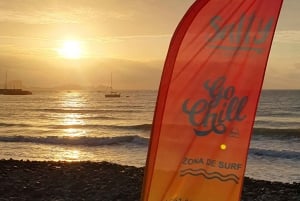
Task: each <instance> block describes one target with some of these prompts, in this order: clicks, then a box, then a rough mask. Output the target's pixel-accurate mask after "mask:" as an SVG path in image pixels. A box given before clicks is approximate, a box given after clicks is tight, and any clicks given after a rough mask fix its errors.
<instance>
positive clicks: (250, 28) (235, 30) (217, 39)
mask: <svg viewBox="0 0 300 201" xmlns="http://www.w3.org/2000/svg"><path fill="white" fill-rule="evenodd" d="M226 21H227V20H226V19H223V18H222V17H221V16H214V17H213V18H212V19H211V20H210V27H211V28H213V30H214V33H213V36H212V37H210V38H209V40H208V41H209V42H210V45H211V47H213V48H217V49H222V50H229V51H254V52H256V53H258V54H260V53H262V52H263V51H264V47H263V44H264V43H265V42H266V41H267V39H268V38H269V35H270V33H271V30H272V27H273V26H274V22H275V20H274V18H269V19H267V20H266V19H258V18H257V16H256V14H252V15H249V16H247V15H245V14H243V15H242V16H240V17H239V18H238V20H237V21H236V22H235V23H232V22H231V23H226Z"/></svg>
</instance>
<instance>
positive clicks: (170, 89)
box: [141, 0, 282, 201]
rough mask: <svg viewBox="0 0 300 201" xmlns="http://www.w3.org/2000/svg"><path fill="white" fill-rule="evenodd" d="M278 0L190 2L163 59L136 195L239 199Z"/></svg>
mask: <svg viewBox="0 0 300 201" xmlns="http://www.w3.org/2000/svg"><path fill="white" fill-rule="evenodd" d="M281 6H282V0H197V1H196V2H195V3H194V4H193V5H192V6H191V8H190V9H189V10H188V11H187V13H186V14H185V16H184V17H183V19H182V21H181V22H180V24H179V25H178V27H177V29H176V31H175V33H174V35H173V38H172V40H171V43H170V47H169V51H168V55H167V58H166V61H165V65H164V69H163V73H162V79H161V83H160V88H159V92H158V98H157V104H156V109H155V114H154V119H153V126H152V132H151V137H150V144H149V150H148V157H147V164H146V169H145V176H144V184H143V192H142V196H141V200H142V201H202V200H205V201H237V200H240V196H241V190H242V185H243V178H244V173H245V168H246V160H247V154H248V148H249V142H250V138H251V133H252V128H253V124H254V119H255V114H256V109H257V105H258V100H259V96H260V92H261V88H262V84H263V78H264V74H265V69H266V65H267V60H268V56H269V52H270V48H271V43H272V39H273V35H274V32H275V27H276V24H277V20H278V16H279V12H280V9H281Z"/></svg>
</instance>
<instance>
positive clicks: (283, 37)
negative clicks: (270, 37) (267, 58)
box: [274, 30, 300, 44]
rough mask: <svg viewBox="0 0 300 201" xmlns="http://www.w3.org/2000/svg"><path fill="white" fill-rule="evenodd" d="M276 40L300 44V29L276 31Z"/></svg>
mask: <svg viewBox="0 0 300 201" xmlns="http://www.w3.org/2000/svg"><path fill="white" fill-rule="evenodd" d="M274 42H277V43H289V44H300V30H299V31H296V30H290V31H276V32H275V36H274Z"/></svg>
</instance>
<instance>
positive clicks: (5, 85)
mask: <svg viewBox="0 0 300 201" xmlns="http://www.w3.org/2000/svg"><path fill="white" fill-rule="evenodd" d="M4 89H7V71H6V73H5V83H4Z"/></svg>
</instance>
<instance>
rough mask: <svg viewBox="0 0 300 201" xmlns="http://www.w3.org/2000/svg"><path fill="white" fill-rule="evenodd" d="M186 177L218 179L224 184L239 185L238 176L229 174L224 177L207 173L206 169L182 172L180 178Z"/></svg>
mask: <svg viewBox="0 0 300 201" xmlns="http://www.w3.org/2000/svg"><path fill="white" fill-rule="evenodd" d="M186 175H191V176H203V177H204V178H206V179H218V180H220V181H222V182H227V181H233V182H234V183H236V184H238V183H239V177H238V176H236V175H235V174H227V175H222V174H221V173H219V172H207V171H206V170H205V169H201V168H200V169H192V168H188V169H184V170H181V171H180V176H182V177H183V176H186Z"/></svg>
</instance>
